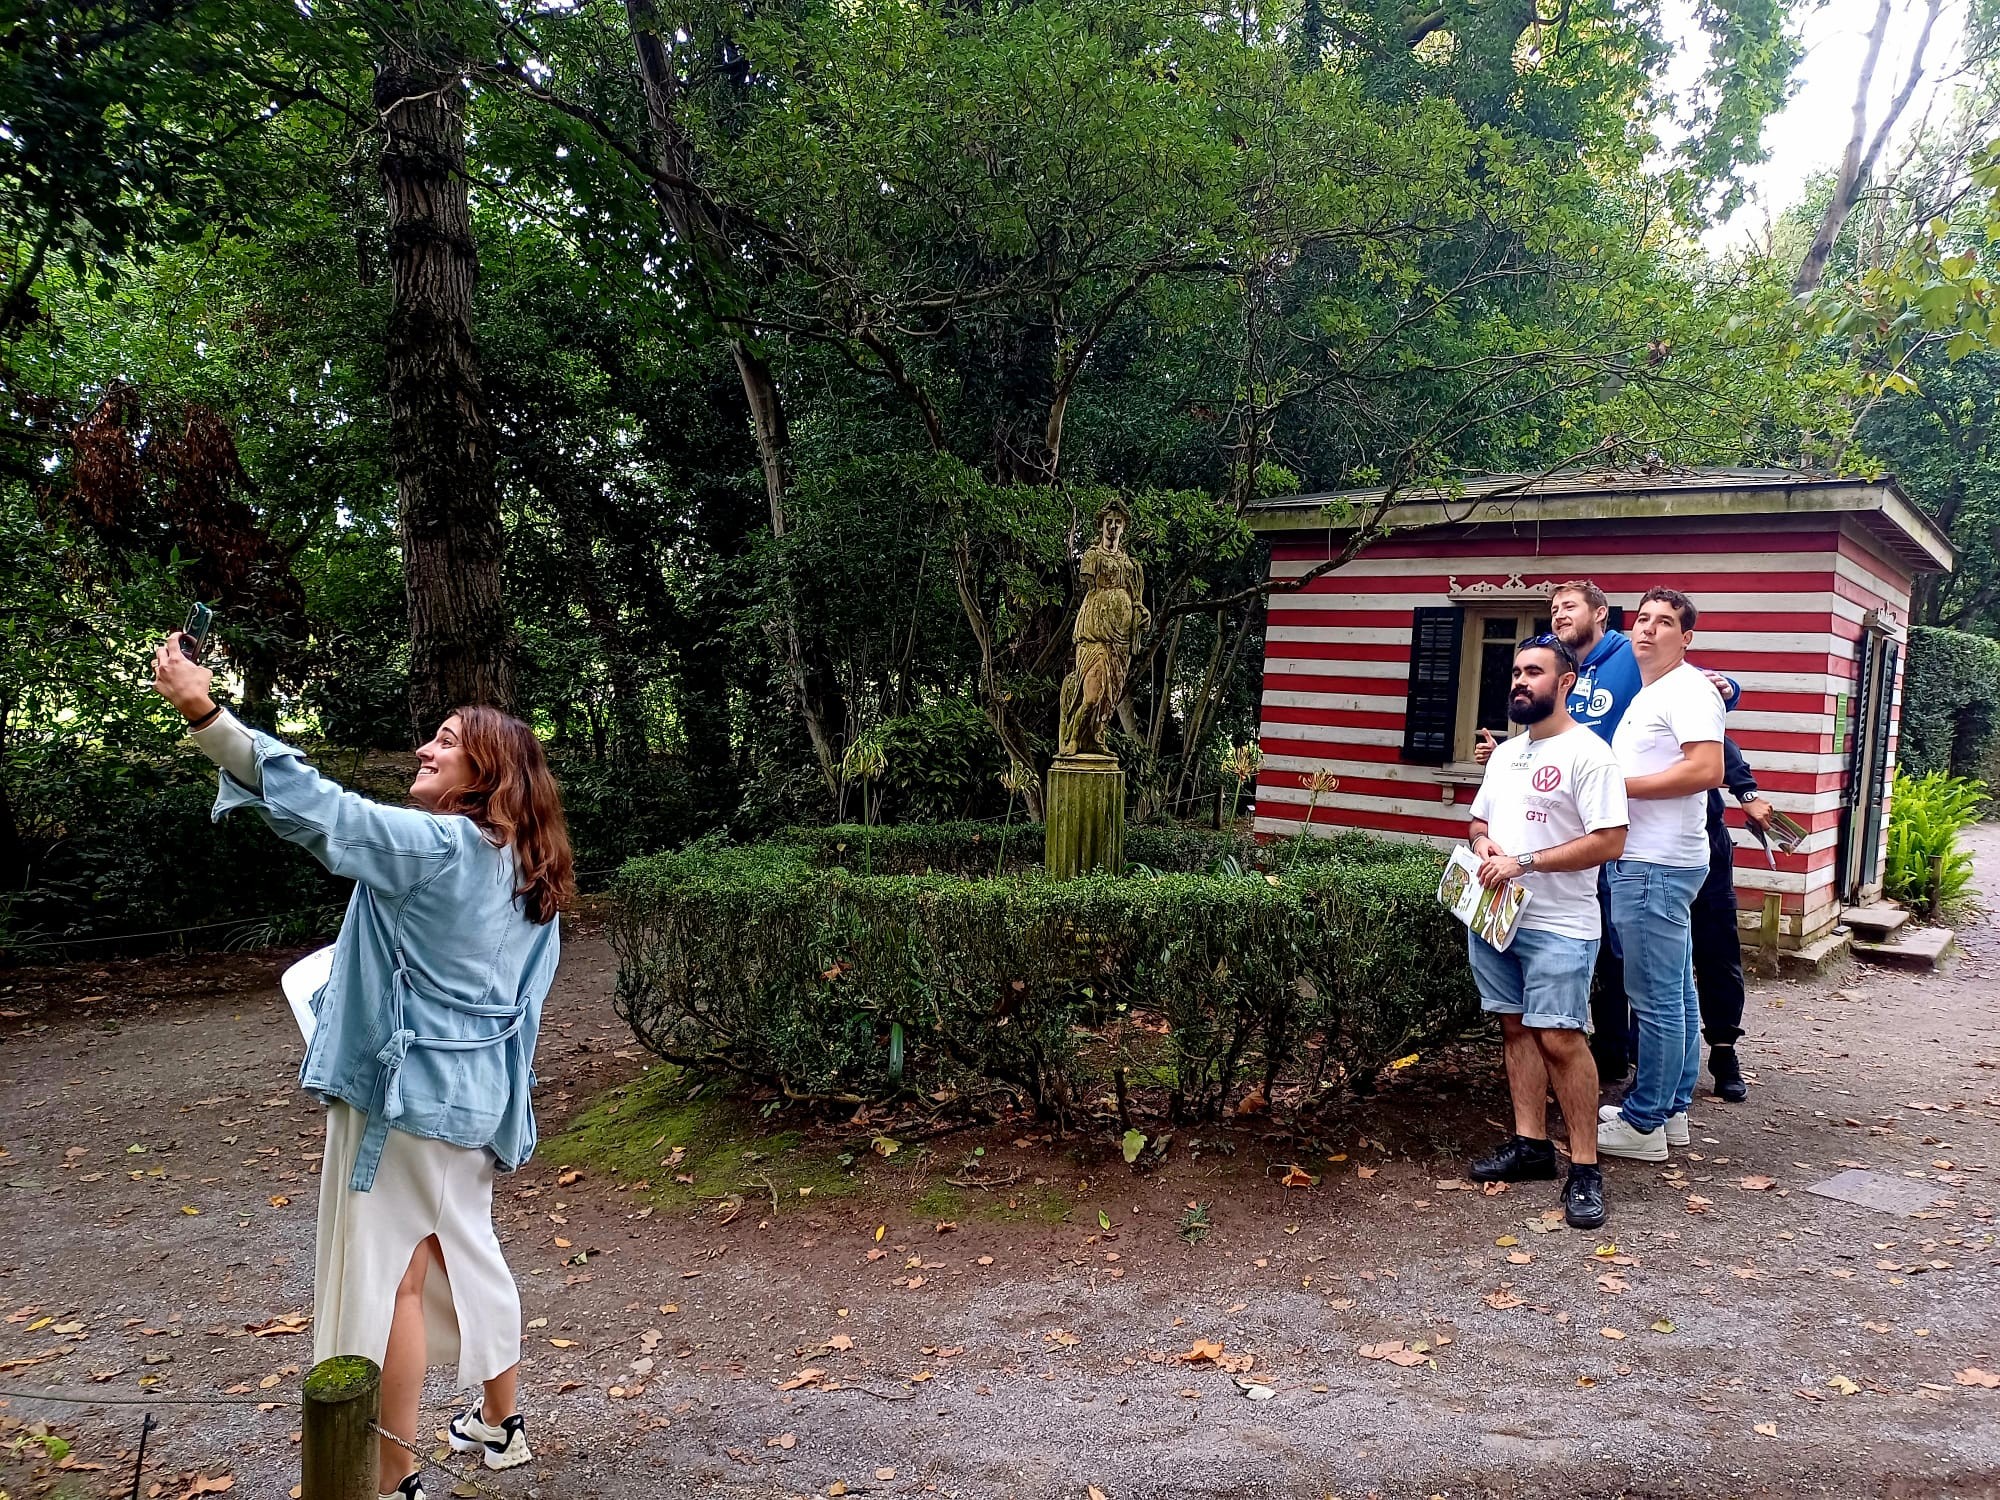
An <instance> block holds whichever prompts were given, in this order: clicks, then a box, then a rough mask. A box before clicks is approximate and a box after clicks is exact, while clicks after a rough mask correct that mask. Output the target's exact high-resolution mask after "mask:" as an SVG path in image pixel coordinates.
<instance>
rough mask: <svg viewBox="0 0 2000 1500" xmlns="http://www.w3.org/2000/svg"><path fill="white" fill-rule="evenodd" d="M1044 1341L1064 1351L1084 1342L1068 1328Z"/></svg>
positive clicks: (1052, 1334)
mask: <svg viewBox="0 0 2000 1500" xmlns="http://www.w3.org/2000/svg"><path fill="white" fill-rule="evenodd" d="M1042 1339H1043V1341H1044V1342H1045V1343H1050V1344H1055V1345H1057V1346H1058V1347H1060V1348H1063V1349H1069V1348H1073V1347H1074V1346H1075V1345H1077V1344H1079V1343H1081V1342H1082V1340H1080V1339H1079V1338H1077V1336H1076V1335H1075V1334H1073V1333H1071V1332H1070V1331H1069V1330H1068V1329H1067V1328H1057V1329H1053V1330H1051V1331H1050V1332H1048V1333H1045V1334H1043V1335H1042ZM1216 1352H1217V1353H1220V1352H1221V1346H1220V1345H1218V1346H1217V1348H1216Z"/></svg>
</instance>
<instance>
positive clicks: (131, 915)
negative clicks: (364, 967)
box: [0, 747, 348, 959]
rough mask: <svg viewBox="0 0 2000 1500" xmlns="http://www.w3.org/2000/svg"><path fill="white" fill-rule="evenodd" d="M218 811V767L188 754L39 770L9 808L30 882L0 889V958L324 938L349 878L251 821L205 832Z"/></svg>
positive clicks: (97, 758) (54, 764) (104, 758)
mask: <svg viewBox="0 0 2000 1500" xmlns="http://www.w3.org/2000/svg"><path fill="white" fill-rule="evenodd" d="M214 803H215V769H214V767H213V766H211V765H210V764H209V763H208V762H207V761H206V760H205V759H203V758H202V757H201V756H200V755H199V753H198V752H196V751H194V750H193V749H192V748H191V747H190V748H187V749H185V750H182V751H180V752H179V753H177V754H172V755H168V756H164V757H161V758H159V759H151V758H146V757H141V756H136V755H135V756H129V757H127V756H114V755H108V754H107V755H81V756H69V757H65V758H63V759H61V760H60V761H56V760H51V761H48V762H45V763H43V764H42V765H41V766H40V767H39V768H38V771H37V774H36V775H34V776H33V777H31V778H28V779H26V780H25V782H24V783H23V795H21V796H20V798H19V799H18V801H17V802H16V804H15V807H14V815H15V818H16V820H17V825H18V828H19V831H20V835H21V839H22V843H23V845H24V847H25V850H26V853H27V876H28V878H27V882H26V884H25V886H24V887H23V888H22V889H19V890H15V891H11V892H7V893H4V894H0V954H4V955H5V956H6V957H9V958H14V957H19V958H31V959H54V958H62V957H66V956H72V954H71V950H69V949H67V948H65V947H63V946H60V945H63V944H67V943H76V942H82V941H84V940H86V939H88V940H91V943H92V946H90V947H88V948H84V949H81V950H76V951H80V952H83V953H101V954H110V953H114V952H117V951H119V950H120V947H121V946H122V945H120V944H117V943H105V942H103V941H101V940H103V939H106V938H115V937H117V936H118V935H120V934H140V933H154V932H158V931H160V930H162V929H167V928H193V929H197V930H196V931H192V932H188V933H186V934H185V935H184V937H182V938H181V939H178V941H184V942H186V943H188V944H191V945H193V946H198V947H226V946H244V945H245V943H246V940H247V939H253V938H254V937H255V936H257V935H258V934H259V933H261V932H264V931H268V930H276V931H280V932H281V933H282V934H283V935H284V937H285V938H287V939H289V940H291V941H298V942H309V941H311V940H312V939H313V938H316V937H319V936H323V935H325V934H327V933H330V932H332V931H333V930H334V929H335V927H336V926H337V925H338V918H339V914H340V908H341V904H342V903H343V902H344V901H345V899H346V895H347V889H348V887H347V883H346V882H345V881H340V880H335V879H334V878H333V877H332V876H331V875H328V874H327V873H326V871H325V870H323V869H322V868H321V867H320V865H319V864H318V863H317V862H316V861H315V860H314V859H313V858H312V856H311V855H309V854H307V853H306V852H305V851H304V850H303V849H300V848H298V847H297V846H296V845H293V844H287V843H285V842H284V841H283V840H281V839H279V838H278V837H277V836H276V835H275V834H273V833H272V832H271V830H270V829H269V828H267V827H265V826H264V824H263V822H262V820H260V819H258V818H256V817H254V816H252V815H249V814H244V813H239V814H237V815H235V816H234V817H230V818H226V819H224V820H223V822H222V823H221V824H220V825H216V824H213V823H211V822H210V821H209V811H210V809H211V808H212V807H213V806H214ZM173 941H176V940H168V939H149V940H147V941H146V942H145V943H144V944H143V945H142V946H145V947H148V948H159V947H163V946H169V945H170V944H171V943H172V942H173Z"/></svg>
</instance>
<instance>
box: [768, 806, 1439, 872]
mask: <svg viewBox="0 0 2000 1500" xmlns="http://www.w3.org/2000/svg"><path fill="white" fill-rule="evenodd" d="M1044 834H1045V831H1044V829H1043V827H1042V825H1041V824H1040V823H1030V822H1027V821H1025V820H1022V821H1019V822H1015V823H1012V824H1008V823H1003V822H996V821H991V820H989V821H986V822H980V823H895V824H884V825H879V826H877V827H873V828H865V827H863V826H861V825H860V824H858V823H845V824H841V823H836V824H833V825H831V826H828V827H814V828H788V829H786V830H785V831H784V832H783V833H781V834H779V835H778V837H777V838H776V839H775V840H773V843H775V844H777V845H779V846H782V847H787V848H793V849H797V850H800V851H802V852H803V853H804V855H805V857H806V858H807V859H808V860H809V861H810V862H811V863H812V864H814V865H817V866H820V867H821V868H832V867H834V866H836V865H838V866H843V867H845V868H847V869H850V870H852V871H854V872H855V873H857V874H873V875H928V874H936V875H965V876H981V875H993V874H995V873H996V872H999V871H1001V869H1002V865H1003V855H1004V869H1005V870H1006V871H1011V872H1026V871H1028V870H1030V869H1040V868H1041V866H1042V860H1043V854H1044ZM1413 857H1422V858H1428V857H1429V856H1428V855H1421V854H1419V852H1418V851H1415V850H1413V849H1412V847H1411V846H1410V845H1407V844H1392V843H1390V842H1388V841H1387V840H1385V839H1371V838H1369V837H1368V836H1367V835H1365V834H1360V833H1342V834H1338V835H1336V836H1334V837H1332V838H1321V837H1318V836H1317V835H1315V836H1313V837H1310V838H1308V839H1306V840H1305V841H1304V842H1303V843H1300V842H1298V841H1297V840H1290V841H1287V842H1284V843H1275V844H1260V843H1258V842H1257V840H1256V839H1254V838H1252V837H1251V836H1250V835H1249V834H1248V833H1237V832H1216V831H1214V830H1212V829H1207V828H1185V827H1179V826H1176V825H1172V824H1142V825H1139V826H1137V827H1127V828H1126V830H1125V859H1126V863H1127V866H1128V868H1131V869H1134V870H1141V871H1157V872H1162V873H1167V874H1177V875H1204V874H1216V873H1219V871H1218V868H1217V867H1218V866H1222V865H1223V864H1224V862H1225V861H1229V860H1233V861H1235V862H1236V864H1237V866H1238V867H1240V868H1241V869H1243V870H1252V869H1254V870H1283V869H1287V868H1290V867H1291V866H1293V865H1295V864H1299V865H1303V864H1308V863H1321V862H1325V861H1328V860H1340V861H1345V862H1347V863H1349V864H1374V863H1379V862H1382V861H1385V860H1387V861H1396V860H1407V859H1410V858H1413Z"/></svg>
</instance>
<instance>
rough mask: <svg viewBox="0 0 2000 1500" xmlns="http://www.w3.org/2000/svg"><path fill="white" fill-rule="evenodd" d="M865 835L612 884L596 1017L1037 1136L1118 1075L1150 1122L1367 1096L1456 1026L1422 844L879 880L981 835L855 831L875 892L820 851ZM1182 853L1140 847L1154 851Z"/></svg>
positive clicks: (1457, 942)
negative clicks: (866, 843) (960, 1109)
mask: <svg viewBox="0 0 2000 1500" xmlns="http://www.w3.org/2000/svg"><path fill="white" fill-rule="evenodd" d="M1133 831H1134V832H1138V831H1139V830H1133ZM863 832H864V830H858V829H848V830H830V831H815V832H813V833H811V834H800V835H795V836H794V837H793V838H791V839H789V840H786V841H782V842H774V843H770V844H763V845H757V846H752V847H748V848H723V847H720V846H717V845H714V844H703V845H698V846H696V847H694V848H692V849H688V850H684V851H682V852H680V853H678V854H673V855H665V856H659V857H655V858H650V859H643V860H635V861H633V862H632V863H630V864H628V865H627V866H626V867H625V869H624V870H623V871H622V872H621V873H620V875H619V877H618V879H617V881H616V882H615V884H614V894H615V896H616V897H617V911H616V915H615V916H614V918H613V921H612V942H613V945H614V947H615V948H616V950H617V952H618V956H619V960H620V962H619V974H618V984H617V1004H618V1009H619V1011H620V1013H621V1014H622V1015H623V1016H624V1017H625V1019H626V1020H627V1021H628V1022H630V1024H631V1026H632V1028H633V1031H634V1033H635V1034H636V1035H637V1036H638V1038H639V1039H640V1041H641V1042H642V1043H644V1044H645V1045H646V1046H647V1047H648V1048H650V1049H651V1050H653V1051H654V1052H656V1053H658V1054H659V1055H660V1056H662V1057H664V1058H667V1059H669V1060H671V1061H674V1062H677V1063H681V1064H683V1065H686V1066H691V1067H696V1068H704V1069H710V1070H720V1071H724V1072H729V1073H733V1074H736V1075H738V1076H740V1077H743V1078H746V1079H750V1080H755V1081H757V1082H760V1083H767V1084H771V1085H775V1086H777V1087H780V1088H782V1089H783V1090H785V1091H786V1092H787V1093H789V1094H792V1095H795V1096H801V1097H821V1098H826V1097H834V1098H841V1099H848V1100H855V1101H859V1100H864V1099H874V1098H879V1097H883V1096H885V1095H889V1094H893V1093H894V1092H896V1091H897V1090H898V1089H913V1090H917V1091H919V1092H923V1093H936V1092H937V1091H939V1090H948V1091H953V1092H957V1093H959V1094H961V1095H969V1094H977V1093H980V1092H986V1091H991V1090H993V1089H995V1088H996V1087H997V1088H999V1089H1002V1090H1005V1091H1008V1092H1011V1093H1013V1094H1015V1095H1017V1096H1018V1097H1019V1098H1021V1099H1023V1100H1025V1101H1027V1102H1029V1103H1031V1104H1032V1105H1033V1106H1034V1107H1035V1108H1036V1109H1037V1111H1038V1112H1040V1113H1042V1114H1044V1115H1046V1116H1050V1117H1053V1118H1056V1119H1058V1120H1061V1119H1067V1118H1068V1117H1070V1116H1071V1115H1072V1114H1073V1113H1074V1112H1075V1111H1076V1110H1077V1109H1078V1107H1079V1106H1080V1105H1081V1104H1083V1103H1084V1102H1086V1101H1088V1100H1089V1099H1091V1098H1094V1097H1095V1096H1096V1094H1097V1092H1098V1091H1100V1090H1103V1089H1106V1088H1109V1087H1113V1086H1120V1085H1122V1083H1123V1082H1124V1080H1125V1078H1126V1077H1127V1076H1128V1075H1129V1076H1130V1077H1132V1078H1134V1079H1137V1080H1139V1082H1140V1083H1141V1084H1144V1083H1145V1082H1146V1081H1147V1080H1157V1082H1158V1083H1159V1084H1160V1085H1162V1086H1163V1087H1164V1088H1165V1090H1166V1092H1167V1103H1168V1110H1169V1113H1170V1115H1171V1116H1172V1117H1174V1118H1177V1119H1190V1118H1204V1117H1212V1116H1213V1115H1214V1114H1216V1113H1217V1112H1218V1111H1219V1110H1220V1109H1221V1107H1222V1105H1223V1102H1224V1100H1225V1098H1226V1097H1227V1095H1228V1093H1229V1091H1230V1089H1231V1087H1232V1085H1233V1084H1234V1083H1235V1081H1236V1080H1237V1079H1238V1078H1239V1077H1242V1076H1245V1075H1246V1073H1247V1074H1250V1075H1251V1076H1258V1077H1261V1078H1263V1079H1264V1080H1265V1081H1266V1083H1267V1084H1268V1083H1269V1082H1270V1081H1272V1080H1274V1079H1276V1078H1277V1077H1278V1075H1279V1074H1280V1072H1281V1071H1283V1070H1286V1069H1289V1068H1295V1067H1298V1066H1300V1065H1304V1066H1305V1067H1306V1068H1307V1070H1308V1072H1309V1075H1310V1079H1311V1081H1312V1082H1314V1083H1320V1082H1324V1081H1327V1080H1329V1079H1333V1080H1345V1081H1347V1082H1350V1083H1353V1084H1355V1085H1357V1086H1362V1087H1365V1086H1366V1085H1367V1082H1368V1081H1369V1080H1372V1078H1373V1076H1374V1075H1375V1073H1376V1072H1377V1070H1379V1069H1380V1068H1381V1066H1382V1065H1383V1064H1384V1063H1386V1062H1387V1061H1388V1060H1389V1059H1391V1058H1393V1057H1395V1056H1397V1055H1399V1054H1401V1053H1404V1052H1407V1051H1409V1050H1411V1049H1412V1048H1414V1047H1416V1046H1419V1045H1421V1044H1423V1043H1424V1042H1425V1041H1426V1040H1427V1039H1429V1038H1431V1037H1434V1036H1436V1035H1438V1034H1440V1033H1442V1032H1445V1031H1448V1030H1452V1029H1456V1028H1458V1027H1460V1026H1462V1025H1464V1024H1465V1023H1466V1022H1468V1021H1469V1020H1471V1019H1472V1018H1473V1016H1474V1015H1475V1014H1476V1009H1477V1002H1476V997H1475V995H1474V992H1473V989H1472V985H1471V978H1470V974H1469V972H1468V970H1467V968H1466V964H1465V957H1464V946H1465V937H1464V929H1463V928H1461V927H1460V926H1459V925H1458V923H1457V922H1456V921H1454V920H1453V919H1452V918H1451V917H1450V915H1449V914H1447V913H1446V912H1445V911H1443V909H1442V908H1440V907H1439V906H1438V904H1437V902H1436V899H1435V892H1436V887H1437V879H1438V871H1439V868H1440V866H1439V860H1438V858H1437V856H1435V855H1434V854H1432V853H1431V852H1430V851H1428V850H1424V849H1416V848H1411V847H1408V846H1393V845H1387V844H1380V843H1371V842H1368V841H1365V840H1362V841H1353V842H1347V841H1343V843H1344V844H1345V850H1344V853H1343V851H1342V849H1339V848H1329V849H1322V850H1317V851H1315V854H1316V857H1313V858H1310V859H1302V860H1301V861H1300V862H1299V864H1298V865H1297V866H1296V868H1294V869H1291V870H1288V871H1287V872H1285V873H1282V874H1279V875H1276V876H1275V877H1274V876H1271V875H1266V874H1257V873H1252V874H1249V875H1245V874H1241V873H1236V874H1223V875H1208V874H1190V873H1166V874H1159V875H1153V876H1148V875H1127V876H1123V877H1110V876H1096V877H1092V878H1089V879H1085V880H1077V881H1069V882H1053V881H1049V880H1047V879H1045V878H1043V877H1042V876H1041V875H1040V874H1039V873H1038V872H1035V871H1029V872H1027V873H1024V874H1017V875H1009V876H1005V877H1002V878H998V879H995V878H992V875H991V866H990V865H986V866H985V867H984V872H983V873H981V874H975V875H972V876H962V875H957V874H951V873H932V874H927V875H919V874H903V873H880V872H881V871H883V870H884V867H885V865H892V864H899V865H907V864H909V863H912V862H914V861H915V860H917V859H918V858H921V859H922V860H923V861H924V863H926V864H927V865H929V866H930V868H932V869H933V870H938V869H941V868H949V867H951V866H953V865H958V864H965V865H971V866H973V867H978V866H979V865H981V864H982V863H983V862H984V861H985V860H986V859H987V858H988V857H989V856H988V853H987V851H988V849H989V848H990V847H994V846H996V845H997V839H996V838H995V837H994V834H995V830H994V829H993V828H991V827H990V826H982V827H979V828H977V829H976V830H973V831H967V830H965V829H963V828H959V829H953V828H950V827H942V828H931V829H911V828H902V829H876V830H867V831H866V832H870V833H872V834H873V835H874V836H875V839H876V840H877V842H876V843H875V844H874V846H873V848H872V850H871V851H870V853H869V857H870V858H871V859H872V860H873V865H874V868H875V870H876V871H877V872H878V873H875V874H872V875H870V874H862V873H858V872H857V870H856V869H855V868H853V867H852V866H851V865H842V864H839V863H835V862H834V858H835V857H838V858H844V859H847V860H849V861H851V862H852V863H853V864H858V863H859V862H860V859H861V850H860V847H859V845H858V844H857V843H856V842H855V840H854V839H850V838H845V837H843V835H848V834H852V835H857V836H858V835H860V834H861V833H863ZM885 835H889V837H884V836H885ZM1012 837H1013V838H1024V839H1025V841H1026V842H1028V843H1034V841H1035V834H1034V832H1033V831H1032V830H1022V829H1016V830H1014V833H1013V835H1012ZM1198 842H1199V843H1200V844H1202V845H1204V846H1206V848H1205V850H1204V852H1207V850H1212V849H1213V848H1215V847H1216V846H1217V845H1218V844H1221V843H1224V842H1227V841H1225V840H1218V839H1217V838H1216V837H1215V836H1213V835H1205V836H1201V837H1200V839H1199V840H1198ZM843 843H845V844H846V846H847V847H846V848H845V849H842V848H841V847H840V846H841V845H842V844H843ZM1196 843H1197V840H1196V839H1194V838H1188V839H1186V840H1185V841H1183V840H1182V836H1181V835H1178V834H1174V835H1172V836H1171V837H1170V838H1169V837H1167V836H1163V837H1162V839H1161V841H1160V848H1159V849H1156V850H1154V851H1152V852H1154V853H1156V854H1165V853H1167V852H1178V853H1180V854H1181V855H1183V856H1187V855H1189V854H1190V853H1191V852H1193V851H1194V849H1195V846H1196ZM954 851H956V852H954ZM1023 852H1024V854H1025V853H1026V852H1027V851H1026V849H1025V848H1024V850H1023ZM1013 853H1014V851H1013V848H1012V846H1011V843H1010V849H1009V859H1010V862H1011V860H1012V857H1013ZM1039 854H1040V849H1039V844H1038V843H1035V846H1034V849H1033V855H1034V857H1036V858H1039ZM896 1035H900V1045H901V1049H902V1051H901V1059H900V1060H901V1070H900V1077H897V1076H892V1072H893V1069H892V1063H893V1061H894V1060H895V1056H894V1046H893V1045H892V1036H896Z"/></svg>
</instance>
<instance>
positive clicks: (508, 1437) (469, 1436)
mask: <svg viewBox="0 0 2000 1500" xmlns="http://www.w3.org/2000/svg"><path fill="white" fill-rule="evenodd" d="M445 1432H446V1435H447V1437H448V1438H449V1439H450V1442H451V1445H452V1447H454V1448H456V1449H457V1450H458V1451H459V1452H460V1453H477V1454H478V1455H479V1461H480V1462H481V1463H483V1464H484V1465H486V1467H487V1468H489V1469H513V1468H518V1467H520V1466H521V1465H522V1464H524V1463H526V1462H528V1460H530V1459H531V1458H533V1457H534V1456H535V1455H534V1454H532V1453H530V1452H529V1451H528V1426H527V1423H526V1422H524V1421H523V1420H522V1418H521V1415H520V1413H519V1412H516V1413H515V1414H514V1415H513V1416H511V1417H509V1418H508V1419H507V1420H506V1421H504V1422H502V1423H501V1424H500V1425H499V1426H498V1427H493V1426H489V1425H488V1424H487V1421H486V1419H485V1418H484V1417H482V1416H481V1415H480V1414H479V1403H478V1402H477V1401H475V1402H473V1403H472V1405H471V1406H470V1407H468V1408H466V1410H465V1412H464V1413H463V1414H461V1415H459V1416H456V1417H453V1418H452V1419H451V1422H450V1423H449V1424H448V1425H447V1426H446V1428H445Z"/></svg>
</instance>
